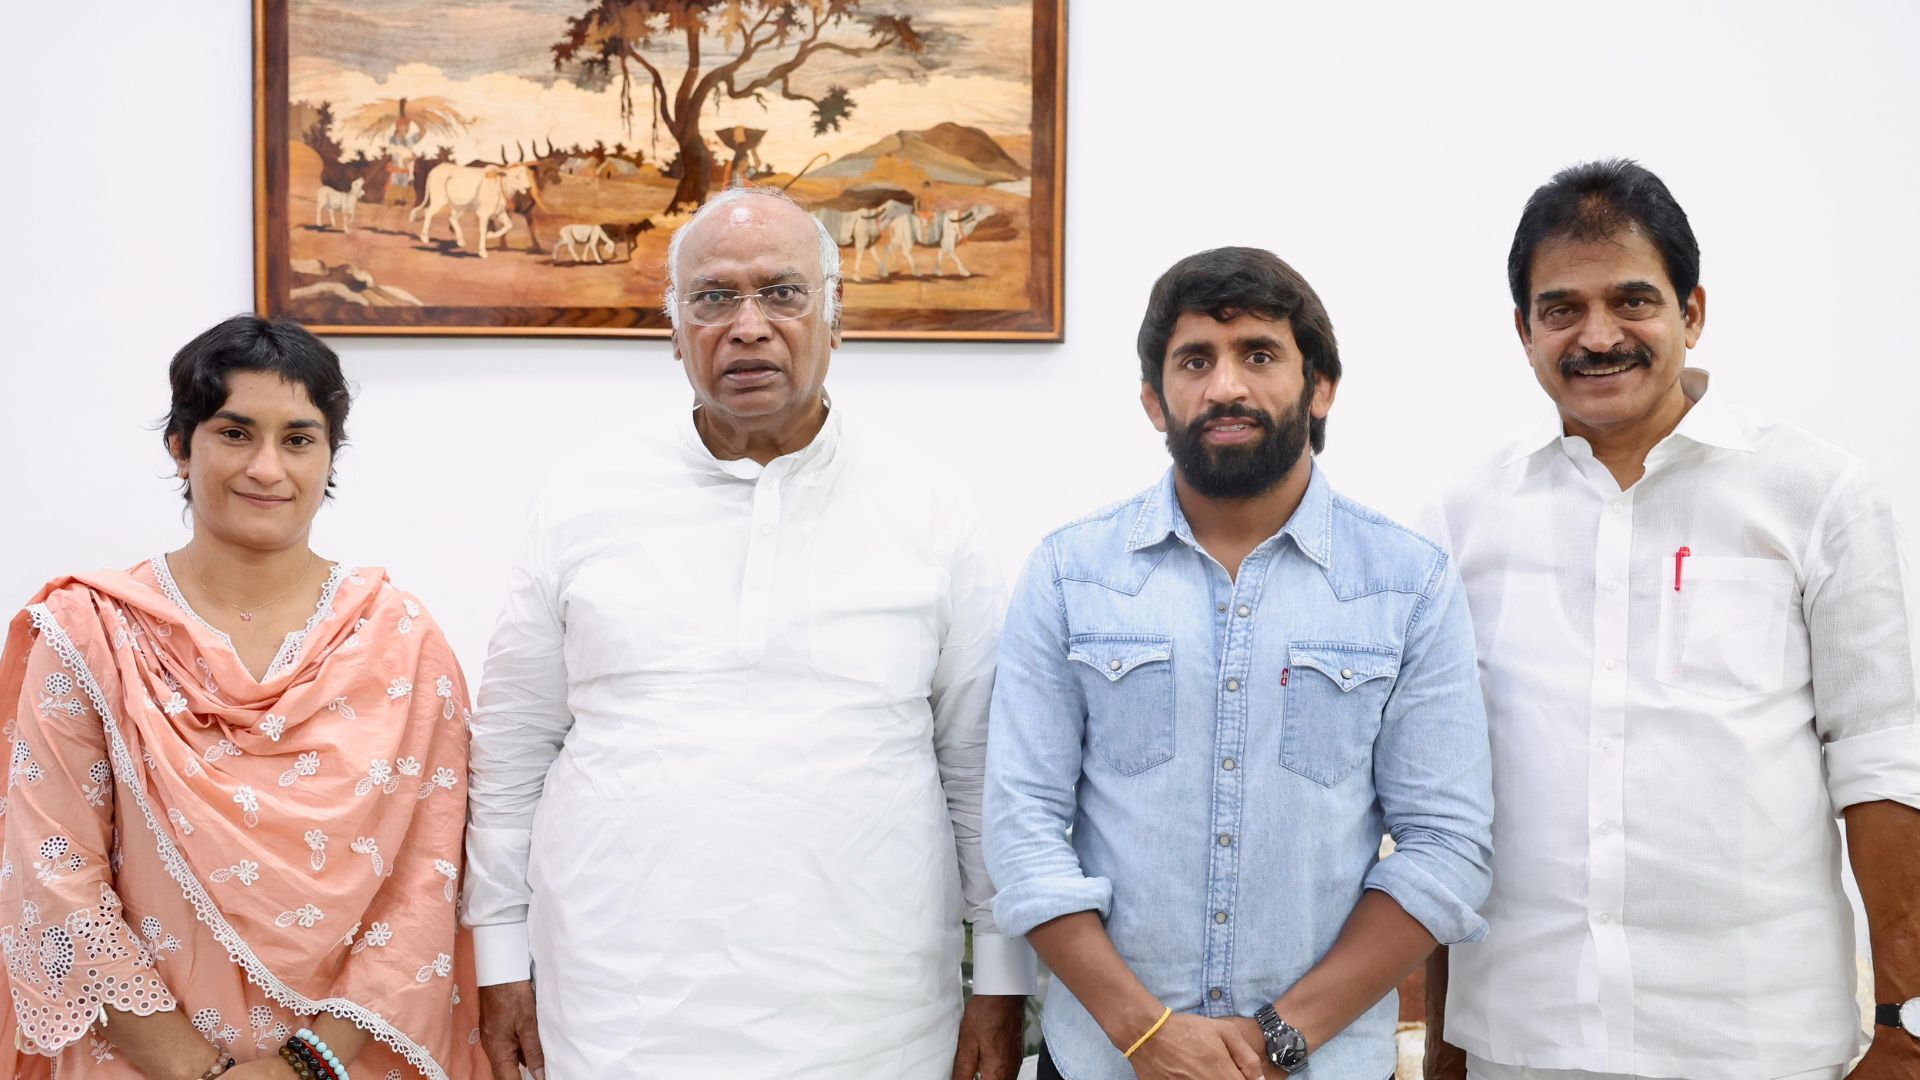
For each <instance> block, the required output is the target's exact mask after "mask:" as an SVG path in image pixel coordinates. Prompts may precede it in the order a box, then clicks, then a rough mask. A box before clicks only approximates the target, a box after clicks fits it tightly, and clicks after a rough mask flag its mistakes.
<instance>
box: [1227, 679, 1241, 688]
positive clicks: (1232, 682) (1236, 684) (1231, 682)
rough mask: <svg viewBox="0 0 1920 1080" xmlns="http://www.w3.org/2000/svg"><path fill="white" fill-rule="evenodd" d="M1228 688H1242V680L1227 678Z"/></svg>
mask: <svg viewBox="0 0 1920 1080" xmlns="http://www.w3.org/2000/svg"><path fill="white" fill-rule="evenodd" d="M1227 689H1228V690H1229V691H1233V690H1238V689H1240V680H1239V679H1228V680H1227Z"/></svg>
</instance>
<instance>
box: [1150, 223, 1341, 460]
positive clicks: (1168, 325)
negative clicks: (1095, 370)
mask: <svg viewBox="0 0 1920 1080" xmlns="http://www.w3.org/2000/svg"><path fill="white" fill-rule="evenodd" d="M1189 312H1194V313H1201V314H1206V315H1210V316H1212V317H1213V318H1215V319H1218V320H1220V321H1221V322H1228V321H1230V320H1232V319H1234V318H1237V317H1239V316H1241V315H1257V316H1259V317H1260V318H1263V319H1273V320H1275V321H1278V320H1280V319H1285V320H1287V322H1288V323H1289V324H1290V326H1291V327H1292V329H1293V340H1294V341H1295V342H1296V343H1298V344H1299V346H1300V353H1301V355H1302V357H1303V358H1304V366H1305V369H1306V371H1305V374H1306V378H1307V385H1308V386H1312V385H1313V379H1314V377H1315V376H1316V375H1318V376H1325V377H1326V379H1327V381H1328V382H1333V383H1337V382H1339V381H1340V347H1339V345H1338V344H1336V343H1335V341H1334V339H1333V320H1331V319H1329V318H1327V309H1326V306H1325V305H1323V304H1321V303H1320V297H1319V295H1318V294H1316V293H1315V292H1314V291H1313V286H1311V285H1309V284H1307V279H1306V278H1303V277H1301V276H1300V273H1299V271H1296V270H1295V269H1294V268H1293V267H1291V266H1288V265H1287V264H1286V263H1285V262H1283V261H1282V260H1281V259H1280V257H1279V256H1278V255H1275V254H1274V253H1273V252H1271V251H1263V250H1261V249H1260V248H1250V247H1223V248H1214V249H1213V250H1211V251H1202V252H1200V253H1199V254H1198V255H1189V256H1187V257H1186V258H1184V259H1181V260H1180V261H1179V262H1177V263H1174V264H1173V266H1172V267H1171V268H1169V269H1168V270H1167V272H1166V273H1164V274H1161V275H1160V280H1158V281H1156V282H1154V283H1153V291H1152V292H1151V293H1150V294H1148V296H1147V314H1146V316H1145V317H1144V318H1142V319H1141V320H1140V337H1139V339H1138V341H1137V344H1136V348H1137V349H1138V351H1139V353H1140V378H1141V380H1142V381H1143V382H1145V383H1146V384H1147V385H1148V386H1151V387H1153V392H1154V393H1155V394H1158V395H1160V399H1161V401H1163V402H1164V401H1165V400H1166V393H1165V390H1166V360H1167V343H1168V342H1169V341H1172V340H1173V327H1174V324H1175V323H1177V322H1179V321H1180V316H1182V315H1185V314H1188V313H1189ZM1309 440H1310V441H1311V443H1312V445H1313V451H1314V453H1316V454H1317V453H1319V452H1320V451H1321V449H1323V448H1324V447H1325V446H1326V444H1327V422H1326V421H1325V420H1324V419H1321V418H1319V417H1315V418H1314V420H1313V424H1312V430H1311V434H1310V436H1309Z"/></svg>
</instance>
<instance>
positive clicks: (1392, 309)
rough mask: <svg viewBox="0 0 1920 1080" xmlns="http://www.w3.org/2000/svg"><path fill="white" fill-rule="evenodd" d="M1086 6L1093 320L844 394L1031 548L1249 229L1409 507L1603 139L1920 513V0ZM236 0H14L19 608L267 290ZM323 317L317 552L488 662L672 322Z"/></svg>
mask: <svg viewBox="0 0 1920 1080" xmlns="http://www.w3.org/2000/svg"><path fill="white" fill-rule="evenodd" d="M1073 4H1074V6H1073V19H1072V30H1071V34H1070V46H1071V74H1070V91H1069V97H1068V131H1069V134H1068V146H1069V167H1068V178H1067V191H1068V220H1067V271H1068V277H1067V319H1068V323H1067V343H1066V344H1065V345H1060V346H1016V345H1001V346H962V345H942V346H932V345H923V346H909V345H898V344H865V343H861V344H854V345H850V346H848V347H846V348H845V349H843V350H842V351H841V353H840V354H839V355H838V357H837V359H836V361H835V364H834V369H833V377H832V380H831V382H830V386H831V388H832V389H833V392H834V395H835V399H836V401H837V402H838V404H839V406H840V407H841V408H843V409H844V410H845V412H846V415H848V416H849V417H851V418H854V419H855V420H856V421H857V422H859V423H863V424H868V425H872V426H874V427H878V428H882V429H885V430H886V431H889V432H892V433H895V434H896V435H897V437H898V438H900V439H902V440H907V439H919V440H925V441H926V442H927V443H928V444H929V445H930V446H931V448H932V449H933V450H935V451H936V452H937V453H938V454H939V455H941V456H942V457H944V458H946V459H948V460H950V461H952V462H953V463H955V464H956V465H957V466H959V467H962V468H964V469H965V470H967V471H968V472H969V473H970V474H971V476H972V477H973V478H974V480H975V482H976V483H977V484H978V485H979V486H980V487H981V488H983V489H985V490H986V491H987V492H988V494H989V495H990V496H991V500H990V504H989V505H990V510H989V512H990V513H991V514H992V515H993V517H992V521H991V522H990V525H991V527H992V528H993V530H994V531H995V532H996V534H997V535H998V536H999V537H1000V539H1001V541H1002V542H1003V544H1004V548H1005V551H1006V555H1007V559H1008V562H1009V563H1010V564H1014V563H1017V560H1018V559H1019V558H1020V557H1022V556H1023V555H1024V553H1025V552H1026V550H1027V549H1028V548H1029V547H1030V546H1031V544H1032V543H1033V541H1034V540H1035V539H1036V538H1037V537H1038V536H1039V534H1040V533H1042V532H1043V531H1045V530H1046V529H1047V528H1049V527H1051V526H1052V525H1054V524H1057V523H1059V522H1061V521H1063V520H1066V519H1067V518H1069V517H1072V516H1077V515H1078V514H1079V513H1080V512H1081V511H1083V510H1085V509H1089V508H1091V507H1093V506H1095V505H1097V504H1100V503H1103V502H1106V501H1109V500H1111V499H1114V498H1118V497H1120V496H1122V495H1124V494H1126V493H1128V492H1130V491H1132V490H1134V489H1136V488H1138V487H1141V486H1143V485H1145V484H1146V483H1147V482H1149V481H1150V480H1151V479H1153V478H1154V477H1155V476H1156V475H1157V474H1158V472H1159V471H1160V469H1161V468H1162V467H1163V465H1164V460H1165V457H1164V452H1163V450H1162V449H1161V447H1160V445H1159V443H1158V441H1157V437H1156V436H1155V434H1154V433H1153V431H1152V430H1151V428H1149V427H1148V425H1147V423H1146V421H1145V420H1144V419H1143V418H1142V417H1141V415H1140V413H1139V408H1138V406H1137V404H1136V402H1135V395H1136V392H1137V383H1136V381H1135V380H1136V375H1135V372H1136V370H1137V369H1136V366H1135V360H1134V356H1133V345H1132V342H1133V335H1134V332H1135V330H1136V329H1137V325H1138V317H1139V308H1140V305H1141V303H1142V301H1143V299H1144V297H1145V294H1146V290H1147V287H1148V285H1149V284H1150V283H1151V281H1152V280H1153V278H1154V277H1155V276H1156V275H1157V274H1158V273H1159V272H1160V271H1161V270H1162V269H1164V268H1165V267H1166V265H1167V264H1168V263H1170V262H1172V261H1173V260H1174V259H1176V258H1178V257H1179V256H1181V255H1185V254H1187V253H1189V252H1192V251H1195V250H1198V249H1200V248H1203V247H1209V246H1213V245H1216V244H1223V243H1250V244H1257V245H1263V246H1266V247H1270V248H1272V249H1274V250H1276V251H1278V252H1279V253H1281V255H1282V256H1284V257H1285V258H1287V259H1288V260H1290V261H1291V262H1293V263H1294V264H1295V265H1296V266H1297V267H1299V268H1300V269H1301V270H1302V271H1303V272H1304V273H1305V274H1306V275H1307V276H1308V278H1309V279H1310V280H1312V281H1313V283H1314V284H1315V286H1316V287H1317V288H1318V289H1319V291H1320V292H1321V294H1322V296H1323V297H1324V298H1325V300H1326V302H1327V305H1328V307H1329V308H1330V309H1331V311H1332V313H1333V318H1334V323H1335V326H1336V327H1337V329H1338V331H1339V334H1340V339H1341V345H1342V353H1343V356H1344V358H1345V362H1346V366H1347V378H1346V381H1345V383H1344V385H1343V386H1342V388H1341V394H1340V399H1339V404H1338V407H1337V408H1336V411H1335V413H1334V416H1333V419H1332V424H1331V428H1330V445H1329V450H1328V453H1327V454H1326V456H1325V459H1324V461H1325V464H1326V466H1327V468H1328V469H1329V470H1330V472H1331V475H1332V476H1333V478H1334V480H1335V481H1336V483H1338V484H1339V485H1340V486H1341V487H1343V488H1344V489H1346V490H1347V491H1348V492H1349V493H1350V494H1353V495H1355V496H1356V497H1358V498H1361V499H1363V500H1365V501H1369V502H1373V503H1375V504H1376V505H1379V506H1381V507H1382V508H1383V509H1387V510H1389V511H1393V512H1405V511H1407V510H1408V509H1409V508H1410V507H1411V506H1412V505H1413V504H1414V503H1415V502H1416V501H1417V500H1418V499H1419V498H1420V496H1421V495H1422V493H1423V492H1424V491H1425V490H1426V489H1427V488H1428V486H1429V485H1430V484H1431V483H1432V482H1433V480H1434V478H1435V476H1436V475H1437V472H1436V470H1438V469H1440V468H1442V467H1444V466H1445V465H1446V464H1447V463H1448V462H1449V461H1452V460H1455V459H1457V458H1458V457H1459V456H1461V455H1462V454H1463V453H1465V452H1466V451H1467V450H1468V449H1469V448H1472V447H1478V446H1481V445H1484V444H1485V443H1487V442H1488V441H1489V440H1490V439H1491V438H1492V437H1493V433H1494V432H1495V431H1497V430H1500V429H1504V428H1506V427H1508V426H1509V425H1510V423H1511V422H1512V421H1515V420H1524V419H1526V418H1529V416H1530V415H1531V414H1537V413H1538V412H1539V411H1540V410H1541V409H1543V408H1545V407H1546V405H1545V399H1544V397H1543V396H1542V395H1541V394H1540V392H1539V390H1538V389H1537V387H1536V386H1535V385H1534V383H1533V381H1532V379H1531V376H1530V375H1529V373H1528V371H1527V369H1526V367H1525V366H1524V361H1523V357H1522V354H1521V352H1520V349H1519V347H1518V345H1517V344H1516V343H1515V342H1514V339H1513V333H1512V330H1511V322H1510V318H1511V316H1510V312H1511V305H1510V302H1509V301H1508V299H1507V295H1506V286H1505V280H1504V271H1503V265H1504V258H1505V254H1506V249H1507V244H1508V242H1509V240H1510V238H1511V236H1512V229H1513V224H1514V220H1515V218H1516V217H1517V215H1518V213H1519V210H1520V206H1521V203H1522V202H1523V200H1524V199H1525V197H1526V195H1527V193H1528V192H1529V191H1531V190H1532V188H1533V187H1534V186H1535V185H1537V184H1538V183H1540V182H1541V181H1543V180H1545V179H1546V178H1547V177H1548V176H1549V175H1550V174H1551V173H1552V172H1553V171H1554V170H1555V169H1557V168H1558V167H1560V166H1562V165H1566V164H1568V163H1571V162H1573V161H1575V160H1577V159H1580V158H1584V157H1592V156H1598V155H1608V154H1628V155H1633V156H1635V157H1638V158H1639V159H1641V160H1642V161H1643V162H1645V163H1646V164H1647V165H1649V166H1650V167H1652V168H1653V169H1654V170H1656V171H1657V172H1659V173H1660V174H1661V175H1662V176H1663V177H1664V178H1665V179H1666V180H1667V181H1668V183H1669V184H1670V186H1671V187H1672V188H1673V190H1674V192H1675V193H1676V195H1677V196H1678V197H1679V198H1680V200H1681V202H1682V203H1683V205H1685V206H1686V207H1687V209H1688V210H1689V212H1690V213H1691V215H1692V217H1693V223H1694V228H1695V230H1696V232H1697V233H1698V235H1699V237H1700V240H1701V243H1702V246H1703V248H1704V250H1705V261H1704V268H1705V273H1704V282H1705V284H1706V286H1707V288H1708V293H1709V297H1710V298H1711V304H1710V305H1709V312H1710V315H1711V318H1710V319H1709V323H1708V328H1707V333H1706V337H1705V339H1704V341H1703V343H1702V347H1701V348H1700V349H1699V350H1698V352H1697V353H1696V354H1695V355H1696V358H1697V359H1696V362H1697V363H1699V364H1700V365H1702V366H1706V367H1709V368H1711V369H1713V370H1714V371H1715V372H1716V381H1715V386H1716V388H1717V392H1719V393H1724V394H1726V395H1728V396H1729V397H1738V398H1741V399H1744V400H1745V401H1747V402H1749V403H1751V404H1754V405H1757V406H1760V407H1762V408H1765V409H1767V410H1770V411H1772V412H1774V413H1775V414H1778V415H1782V416H1785V417H1788V418H1791V419H1793V420H1795V421H1797V422H1800V423H1802V424H1804V425H1805V426H1807V427H1809V428H1811V429H1813V430H1815V431H1817V432H1820V433H1821V434H1823V435H1825V436H1826V437H1828V438H1830V439H1832V440H1834V441H1835V442H1838V443H1840V444H1841V445H1843V446H1846V447H1848V448H1849V449H1851V450H1852V451H1854V452H1855V453H1857V454H1859V455H1861V456H1863V457H1864V458H1866V459H1867V460H1868V461H1869V462H1870V463H1871V464H1872V466H1873V468H1874V469H1875V470H1876V471H1877V473H1878V474H1879V476H1880V478H1881V479H1882V480H1883V481H1884V482H1885V483H1886V484H1887V485H1889V487H1890V488H1891V489H1892V490H1893V491H1894V493H1895V498H1896V500H1897V502H1898V504H1899V507H1900V510H1901V512H1902V514H1903V516H1904V518H1905V520H1907V521H1908V522H1913V521H1916V520H1920V483H1916V481H1915V479H1914V477H1913V475H1912V471H1911V469H1912V465H1913V463H1914V453H1913V450H1912V449H1911V444H1910V443H1909V441H1908V436H1909V433H1908V431H1907V430H1906V421H1907V419H1908V416H1909V414H1910V411H1911V410H1912V408H1913V406H1914V395H1913V393H1912V391H1913V389H1914V387H1915V385H1916V381H1917V380H1916V379H1915V376H1914V374H1913V367H1914V365H1915V362H1916V361H1917V360H1920V356H1916V350H1915V347H1914V345H1913V340H1912V337H1911V332H1910V330H1909V328H1908V320H1909V318H1910V317H1911V313H1912V311H1913V309H1914V304H1913V301H1914V298H1915V297H1916V296H1920V269H1917V268H1916V266H1917V263H1916V259H1915V258H1914V254H1913V253H1914V252H1915V251H1916V249H1920V217H1916V211H1915V209H1914V197H1915V191H1916V186H1915V177H1916V176H1920V125H1916V123H1915V109H1916V106H1917V105H1920V64H1915V63H1913V62H1912V61H1913V43H1914V42H1915V41H1916V40H1920V6H1915V5H1912V4H1908V3H1904V2H1896V0H1885V2H1883V3H1867V2H1858V0H1857V2H1854V3H1844V4H1822V5H1819V6H1818V7H1816V6H1815V5H1812V4H1805V5H1800V4H1784V3H1778V2H1764V3H1763V2H1743V3H1723V4H1702V3H1668V4H1658V5H1655V6H1653V7H1641V8H1633V7H1625V6H1619V5H1611V6H1609V5H1591V4H1584V5H1573V4H1546V3H1536V2H1508V3H1484V2H1472V3H1460V4H1429V3H1398V4H1383V3H1366V4H1361V3H1333V2H1327V3H1322V4H1317V5H1301V4H1291V3H1275V2H1270V0H1238V2H1227V0H1212V2H1201V3H1188V4H1183V5H1168V4H1151V5H1149V4H1145V3H1133V2H1129V3H1118V2H1115V0H1073ZM103 8H111V11H110V12H103V10H102V9H103ZM247 8H248V5H246V4H243V3H239V2H236V0H221V2H218V3H215V2H212V0H205V2H193V3H175V4H138V3H132V2H130V0H122V2H120V3H115V4H110V5H54V4H26V5H16V6H15V8H14V9H13V11H12V12H11V14H10V15H9V27H8V33H6V34H5V35H0V101H3V102H5V103H6V105H5V115H6V120H7V123H6V124H5V126H4V128H0V132H3V133H4V134H3V135H0V138H3V139H4V143H5V145H6V146H7V148H8V156H9V158H10V159H11V167H9V168H6V169H4V170H0V185H3V186H0V193H4V195H5V198H4V199H0V205H3V206H5V207H6V209H7V216H6V228H5V232H4V234H0V235H3V236H4V238H5V241H6V243H7V246H8V249H9V250H8V256H9V258H8V260H7V269H6V270H5V271H4V272H3V273H4V281H3V282H0V305H4V306H3V307H0V315H3V316H4V319H5V323H4V325H5V328H6V336H5V344H4V345H0V365H3V367H0V379H3V380H4V381H3V382H0V386H4V392H3V396H0V401H4V409H3V410H0V460H4V462H5V468H4V469H0V506H4V507H6V508H7V516H6V518H5V519H4V521H3V523H0V597H5V598H7V604H9V605H10V604H12V603H14V602H15V601H17V600H19V599H24V598H25V597H26V595H27V594H28V593H29V592H31V591H32V590H33V589H34V588H35V587H36V586H37V585H38V584H39V583H40V582H42V581H44V580H45V579H47V578H48V577H50V576H52V575H53V574H55V573H57V572H60V571H65V570H73V569H79V568H83V567H90V566H96V565H127V564H130V563H132V562H134V561H136V560H138V559H139V558H140V557H142V556H144V555H146V554H149V553H152V552H155V551H159V550H162V549H165V548H168V547H170V546H173V545H176V544H178V543H179V542H180V541H181V540H182V539H183V537H184V535H185V533H184V529H183V527H182V524H181V521H180V516H179V505H180V504H179V502H178V499H177V497H176V496H175V495H174V493H173V487H172V484H171V483H170V482H169V481H168V480H167V479H166V476H167V474H168V468H167V461H166V459H165V457H164V456H163V454H162V452H161V447H160V442H159V438H158V436H157V435H155V434H154V433H153V432H152V431H150V430H149V429H148V427H147V426H146V425H148V424H150V423H151V422H152V421H153V420H154V419H155V418H156V417H157V416H159V415H160V414H161V413H162V412H163V411H164V409H165V407H166V381H165V365H166V361H167V358H168V357H169V356H170V355H171V353H172V352H173V350H174V349H175V348H177V347H178V346H179V345H180V344H182V343H183V342H185V341H186V340H187V339H188V338H189V337H190V336H192V335H193V334H194V333H195V332H197V331H198V330H200V329H201V328H203V327H204V326H206V325H208V324H209V323H211V322H213V321H215V320H216V319H219V318H221V317H223V316H225V315H228V314H231V313H233V312H235V311H239V310H243V309H245V308H247V307H248V306H249V305H250V303H251V296H252V285H251V282H252V246H251V245H252V233H251V229H252V214H251V199H252V175H251V154H250V140H251V120H250V109H251V104H250V103H251V76H250V73H249V64H250V56H251V27H250V25H249V22H248V12H247ZM1174 12H1179V13H1181V14H1182V15H1184V16H1185V17H1186V19H1187V21H1186V22H1184V23H1183V22H1181V21H1179V20H1178V19H1176V17H1175V16H1174V14H1173V13H1174ZM334 344H335V346H336V347H337V348H338V349H339V351H340V353H341V355H342V356H343V357H344V359H345V361H346V363H347V366H348V372H349V375H350V376H351V377H352V378H353V379H354V380H355V381H356V382H357V383H358V385H359V390H360V396H359V400H358V402H357V403H356V405H355V407H354V412H353V418H352V421H351V424H350V430H351V435H352V446H351V448H350V449H349V451H348V452H347V453H346V455H345V456H344V457H343V458H342V460H341V462H340V480H341V496H340V498H339V500H338V501H337V504H336V505H335V506H333V507H331V508H329V509H327V510H325V511H323V512H322V515H321V518H320V523H319V526H318V528H317V539H316V546H317V547H318V549H319V550H320V551H321V552H322V553H323V554H325V555H328V556H331V557H336V558H342V559H347V560H351V561H357V562H363V563H382V564H385V565H387V566H389V567H390V568H391V569H392V571H393V573H394V576H395V578H396V579H397V580H399V581H400V582H401V583H403V584H404V585H406V586H407V587H409V588H411V589H413V590H415V591H417V592H418V593H420V594H421V595H423V596H424V597H425V598H426V599H427V601H428V603H429V604H430V605H431V606H432V608H433V609H434V611H435V612H436V614H437V615H438V616H439V617H440V620H441V622H442V623H443V624H445V625H446V626H447V628H448V629H449V631H450V632H451V634H452V636H453V639H454V642H455V644H456V646H457V647H458V648H459V650H460V652H461V655H462V657H463V658H464V660H465V661H466V663H467V664H468V665H469V667H470V668H471V669H473V670H474V671H476V672H477V669H478V665H479V660H480V657H481V655H482V649H483V647H484V642H485V638H486V634H487V632H488V629H489V627H490V625H491V622H492V619H493V613H494V607H495V604H496V602H497V594H498V592H499V589H500V585H501V582H502V579H503V574H504V570H505V566H506V563H507V561H508V559H509V557H510V554H511V551H512V549H513V547H514V545H515V543H516V539H517V534H518V532H519V527H520V520H521V512H522V509H523V507H524V505H525V500H526V499H527V497H528V496H529V494H530V492H531V490H532V487H533V485H534V484H535V483H536V481H537V479H538V477H539V476H540V475H541V474H542V472H543V471H544V469H545V467H546V465H547V462H548V461H549V460H550V459H551V458H552V457H553V456H554V455H556V454H558V453H559V452H561V451H564V450H567V449H568V448H570V447H573V446H575V445H576V444H579V443H581V442H583V441H584V440H587V439H589V438H591V437H592V436H593V435H595V434H596V433H597V432H599V431H601V430H604V429H607V428H610V427H620V426H629V425H636V424H658V423H662V422H665V420H666V418H667V417H669V416H670V414H672V413H674V412H676V411H678V410H680V409H682V408H684V407H685V406H686V404H687V401H688V393H687V391H686V388H685V386H684V384H683V382H682V379H681V375H680V372H679V369H678V367H677V366H676V365H675V364H674V363H673V361H672V360H671V359H670V356H669V354H668V351H667V346H666V344H665V343H664V342H656V341H645V342H557V341H556V342H548V341H506V340H493V341H485V340H478V341H476V340H445V341H420V340H399V339H389V340H380V339H367V338H341V339H335V341H334Z"/></svg>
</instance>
